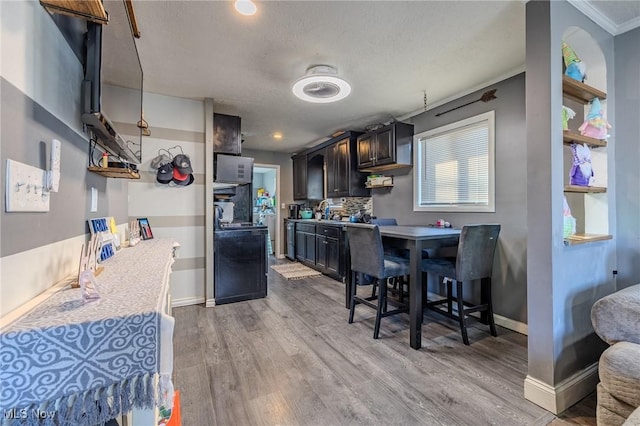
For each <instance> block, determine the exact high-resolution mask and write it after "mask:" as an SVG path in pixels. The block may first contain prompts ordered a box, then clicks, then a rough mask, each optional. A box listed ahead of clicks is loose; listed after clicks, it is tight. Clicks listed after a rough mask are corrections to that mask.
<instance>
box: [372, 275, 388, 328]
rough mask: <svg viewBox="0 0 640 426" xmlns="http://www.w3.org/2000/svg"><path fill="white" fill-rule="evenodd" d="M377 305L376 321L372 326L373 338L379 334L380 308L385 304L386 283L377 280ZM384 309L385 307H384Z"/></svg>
mask: <svg viewBox="0 0 640 426" xmlns="http://www.w3.org/2000/svg"><path fill="white" fill-rule="evenodd" d="M378 287H379V288H378V307H377V309H376V323H375V326H374V327H373V338H374V339H377V338H378V334H380V319H381V318H382V310H383V308H385V306H386V304H387V285H386V282H385V284H384V285H382V284H381V283H380V281H379V280H378ZM385 311H386V309H385Z"/></svg>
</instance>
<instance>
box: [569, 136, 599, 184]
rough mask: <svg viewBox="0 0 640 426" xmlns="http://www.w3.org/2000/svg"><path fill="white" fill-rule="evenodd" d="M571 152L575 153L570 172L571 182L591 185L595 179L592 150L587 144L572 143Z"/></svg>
mask: <svg viewBox="0 0 640 426" xmlns="http://www.w3.org/2000/svg"><path fill="white" fill-rule="evenodd" d="M571 152H572V153H573V165H572V166H571V171H570V172H569V183H570V184H571V185H578V186H589V184H590V183H591V180H592V179H593V176H594V174H593V170H592V169H591V151H589V147H588V146H587V144H583V145H578V144H575V143H572V144H571Z"/></svg>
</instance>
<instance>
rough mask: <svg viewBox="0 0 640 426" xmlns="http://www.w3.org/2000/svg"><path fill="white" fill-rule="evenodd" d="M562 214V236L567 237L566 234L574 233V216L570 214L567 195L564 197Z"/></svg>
mask: <svg viewBox="0 0 640 426" xmlns="http://www.w3.org/2000/svg"><path fill="white" fill-rule="evenodd" d="M563 216H564V222H563V230H562V236H563V237H564V238H567V237H568V236H570V235H574V234H575V233H576V218H575V217H573V216H572V215H571V209H570V208H569V203H567V197H564V211H563Z"/></svg>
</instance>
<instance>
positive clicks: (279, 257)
mask: <svg viewBox="0 0 640 426" xmlns="http://www.w3.org/2000/svg"><path fill="white" fill-rule="evenodd" d="M276 259H284V254H278V255H276Z"/></svg>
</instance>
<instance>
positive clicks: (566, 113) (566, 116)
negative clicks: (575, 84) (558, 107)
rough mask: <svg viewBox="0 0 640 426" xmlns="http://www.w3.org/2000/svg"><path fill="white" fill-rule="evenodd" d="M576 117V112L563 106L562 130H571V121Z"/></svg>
mask: <svg viewBox="0 0 640 426" xmlns="http://www.w3.org/2000/svg"><path fill="white" fill-rule="evenodd" d="M575 116H576V112H575V111H574V110H572V109H571V108H569V107H566V106H564V105H562V130H569V120H571V119H573V117H575Z"/></svg>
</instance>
